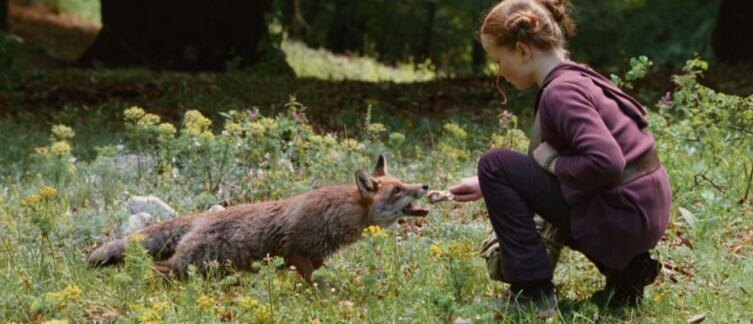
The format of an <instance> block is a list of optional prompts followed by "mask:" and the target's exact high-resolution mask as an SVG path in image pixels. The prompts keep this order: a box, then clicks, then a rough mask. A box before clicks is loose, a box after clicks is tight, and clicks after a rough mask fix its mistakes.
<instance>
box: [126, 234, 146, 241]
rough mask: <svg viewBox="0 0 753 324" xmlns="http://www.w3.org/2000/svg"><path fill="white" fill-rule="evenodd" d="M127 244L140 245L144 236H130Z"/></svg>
mask: <svg viewBox="0 0 753 324" xmlns="http://www.w3.org/2000/svg"><path fill="white" fill-rule="evenodd" d="M128 242H129V243H141V242H144V235H142V234H134V235H131V236H130V237H129V238H128Z"/></svg>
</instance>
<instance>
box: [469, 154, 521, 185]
mask: <svg viewBox="0 0 753 324" xmlns="http://www.w3.org/2000/svg"><path fill="white" fill-rule="evenodd" d="M521 156H524V155H523V154H521V153H519V152H516V151H513V150H508V149H499V148H496V149H491V150H488V151H486V153H484V155H482V156H481V159H479V161H478V176H479V180H480V179H481V177H482V176H486V175H489V174H492V173H495V172H496V171H498V170H500V169H501V168H502V167H503V166H504V165H505V164H507V163H510V162H511V161H513V160H515V159H519V158H520V157H521Z"/></svg>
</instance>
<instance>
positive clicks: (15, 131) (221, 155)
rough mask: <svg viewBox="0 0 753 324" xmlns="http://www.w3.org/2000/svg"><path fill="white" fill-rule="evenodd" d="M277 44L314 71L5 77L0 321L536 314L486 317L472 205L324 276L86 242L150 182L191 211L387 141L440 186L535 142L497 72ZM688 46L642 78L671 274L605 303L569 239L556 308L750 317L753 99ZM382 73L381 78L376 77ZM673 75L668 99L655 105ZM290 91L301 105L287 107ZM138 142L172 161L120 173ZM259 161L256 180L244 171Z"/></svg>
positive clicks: (405, 163) (333, 164) (652, 318)
mask: <svg viewBox="0 0 753 324" xmlns="http://www.w3.org/2000/svg"><path fill="white" fill-rule="evenodd" d="M283 48H284V50H285V51H286V52H287V53H288V59H289V60H290V62H291V65H292V66H293V68H294V69H295V70H296V72H297V73H298V74H299V75H302V76H306V78H300V79H288V78H261V77H257V76H252V75H247V74H245V73H244V72H243V71H234V72H230V73H224V74H211V73H205V74H182V73H170V72H160V73H156V72H150V71H145V70H106V69H95V70H80V69H55V70H46V71H39V70H33V69H30V70H23V71H19V72H18V73H15V74H13V75H10V76H6V77H5V79H3V81H7V82H5V83H4V84H2V85H3V86H4V87H3V88H2V90H0V116H2V118H0V266H2V271H0V319H1V320H2V321H3V322H44V321H48V320H54V319H65V320H68V321H69V322H83V321H106V322H116V321H127V322H137V321H138V322H150V321H165V322H219V321H228V320H229V321H238V322H309V323H317V322H320V323H323V322H363V321H370V322H420V323H423V322H442V321H444V322H449V321H453V320H455V319H456V318H458V317H461V318H466V319H470V320H473V321H474V322H493V321H494V320H495V316H501V318H499V319H501V321H502V322H508V323H517V322H529V321H533V314H532V313H530V312H522V313H504V314H494V313H492V312H490V311H489V310H488V309H487V307H486V305H487V304H489V303H490V302H491V301H492V300H493V299H494V298H495V297H496V296H499V295H501V294H502V293H503V292H504V291H505V289H506V286H505V285H503V284H501V283H497V282H493V281H491V280H489V279H488V278H487V275H486V272H485V271H486V270H485V268H484V264H483V261H482V259H481V258H479V257H478V256H477V255H476V253H477V252H476V251H477V249H478V248H479V244H480V242H481V241H482V240H483V238H484V237H485V236H486V234H487V233H488V231H489V229H490V226H489V223H488V220H487V219H486V215H485V211H484V208H483V205H482V204H481V203H472V204H467V205H458V204H445V205H437V206H434V208H433V211H432V213H431V214H430V216H429V217H428V218H426V219H425V220H421V221H409V222H405V223H403V224H402V225H401V226H399V227H398V228H395V229H388V230H385V231H375V232H373V233H371V234H368V235H365V237H364V238H362V239H361V240H360V241H359V242H358V243H356V244H354V245H352V246H350V247H348V248H345V249H343V250H342V251H340V253H338V254H336V255H335V256H333V257H332V258H331V259H330V260H328V261H327V264H328V267H327V268H326V269H322V270H320V271H318V272H317V273H315V278H317V281H318V285H317V286H316V287H312V286H308V285H306V284H304V283H303V282H301V281H300V279H297V278H296V277H295V274H294V273H293V272H291V271H277V270H274V264H272V265H260V268H259V271H258V272H257V273H234V274H231V275H230V276H229V277H225V278H215V277H209V278H202V277H200V276H194V277H191V278H190V279H189V280H186V281H182V282H173V283H165V282H163V281H161V280H159V279H157V278H155V277H154V275H153V274H152V272H151V270H150V267H151V263H150V260H149V259H148V258H145V257H144V256H143V252H142V251H140V250H138V249H133V250H132V251H130V262H128V263H126V265H125V266H124V267H120V268H109V269H104V270H91V269H88V268H87V267H86V264H85V257H86V254H87V253H88V252H89V251H90V250H91V249H92V247H93V246H94V245H95V244H97V243H100V242H102V241H105V240H108V239H111V238H113V237H115V236H117V234H116V229H117V228H118V227H119V226H120V224H121V223H122V222H124V221H125V220H126V219H127V217H128V215H127V212H126V211H125V202H126V201H127V199H128V198H129V197H131V196H133V195H144V194H154V195H157V196H159V197H161V198H162V199H164V200H165V201H166V202H168V203H169V204H170V205H171V206H172V207H174V208H175V209H176V210H177V211H178V212H179V213H181V214H188V213H193V212H197V211H202V210H205V209H207V208H208V207H209V206H211V205H213V204H215V203H218V202H221V201H225V200H227V201H230V202H231V204H238V203H243V202H251V201H259V200H265V199H274V198H279V197H284V196H288V195H292V194H296V193H299V192H302V191H304V190H307V189H310V188H312V187H316V186H319V185H322V184H326V183H332V182H347V181H351V178H352V174H353V171H354V169H356V168H367V167H369V166H370V165H371V164H372V163H373V159H374V157H375V156H376V155H377V154H378V153H386V154H387V155H388V157H389V158H390V159H391V163H392V167H391V170H392V172H393V173H395V174H396V175H397V176H399V177H402V178H405V179H408V180H415V181H427V182H428V183H429V184H430V185H431V187H432V188H445V187H447V186H448V185H450V184H451V183H453V182H454V181H455V180H457V179H459V178H460V177H464V176H468V175H471V174H473V172H474V169H475V161H477V159H478V158H479V157H480V155H481V154H482V153H483V152H484V151H485V150H487V149H488V148H489V147H492V146H499V145H503V144H508V143H509V140H510V139H515V140H516V143H515V145H514V147H515V148H517V149H518V150H520V149H521V148H523V147H525V141H526V139H525V135H524V134H523V133H522V132H520V131H519V130H510V129H500V128H499V120H498V118H497V114H498V112H499V111H500V110H501V109H502V106H501V105H500V103H499V101H498V100H499V96H498V94H496V92H495V90H494V88H493V86H492V84H491V81H492V80H491V79H490V78H487V77H479V78H465V79H452V80H445V79H434V80H431V81H425V82H407V83H397V82H399V81H420V80H427V79H430V78H431V72H430V71H428V70H425V69H418V70H416V69H406V68H404V67H403V68H394V67H385V66H380V65H378V64H376V63H375V62H374V61H373V60H370V59H360V58H343V57H334V56H331V55H329V54H327V53H326V52H323V51H321V50H312V49H308V48H305V46H302V45H300V44H298V43H294V42H288V43H285V44H283ZM691 63H692V64H690V65H689V66H690V68H688V69H687V70H686V71H685V72H684V73H683V74H684V76H681V77H680V78H677V79H676V84H675V85H673V84H672V83H671V82H670V78H669V76H668V75H665V76H663V78H662V79H659V78H655V77H653V78H649V79H651V80H649V82H652V83H653V84H656V83H660V85H659V86H656V85H654V91H652V92H650V93H649V94H646V92H644V91H643V90H642V88H640V87H636V90H635V91H636V92H638V93H641V94H642V95H641V96H640V98H641V100H642V101H643V102H644V103H647V106H649V107H651V108H652V109H651V121H652V130H653V132H654V134H655V137H656V138H657V145H658V147H659V149H660V152H661V156H662V159H663V162H664V164H665V166H666V167H667V169H668V170H669V173H670V177H671V181H672V184H673V194H674V206H673V212H672V222H671V224H670V228H669V229H668V231H667V234H666V236H665V238H664V240H662V242H661V243H660V244H659V245H658V246H657V248H656V250H655V252H656V254H658V255H659V257H660V258H661V260H662V261H663V262H664V264H665V266H666V267H667V269H668V271H666V272H665V273H664V274H663V275H662V276H661V277H660V278H659V280H658V281H657V283H655V284H654V285H653V286H651V287H650V288H648V290H647V293H646V301H645V303H644V304H643V305H642V306H641V307H640V308H638V309H623V310H606V309H603V308H600V307H599V306H598V305H595V304H593V303H591V302H590V301H588V299H587V298H588V296H589V295H590V294H591V293H592V292H593V291H595V290H597V289H599V288H600V287H601V285H602V278H601V277H600V275H599V274H598V272H597V271H596V269H595V268H594V267H593V266H592V265H591V264H590V263H589V262H588V261H587V260H586V259H585V258H583V257H582V256H581V255H579V254H578V253H576V252H572V251H568V252H566V253H565V254H564V256H563V258H562V262H561V264H560V265H559V266H558V268H557V271H556V274H555V283H556V285H557V287H558V292H559V297H560V299H561V303H560V316H559V317H558V318H557V319H555V320H554V321H553V322H566V323H570V322H578V323H586V322H587V323H591V322H607V323H611V322H636V323H638V322H640V323H643V322H662V323H663V322H686V321H687V319H688V318H690V317H692V316H696V315H699V314H703V315H705V317H706V318H707V319H708V320H709V321H710V322H748V321H750V320H751V315H750V311H749V310H750V309H753V298H752V297H751V294H752V293H753V284H752V283H751V281H750V278H751V277H753V262H752V261H751V258H752V257H753V249H751V243H753V207H752V204H753V199H751V198H752V197H753V195H752V194H750V193H749V189H748V183H747V181H746V179H748V175H750V174H751V173H753V171H751V167H753V160H752V159H751V156H750V152H751V151H753V147H752V145H751V139H750V136H749V134H747V133H745V130H746V129H750V127H751V126H750V125H753V114H750V113H746V111H753V106H752V105H751V99H750V98H748V99H747V100H746V99H743V98H741V97H737V96H732V95H724V94H722V93H719V92H716V91H712V90H711V89H709V88H706V87H703V86H701V85H700V84H698V83H697V79H699V78H700V75H699V74H696V72H698V69H699V68H698V67H697V66H700V65H702V64H700V63H699V62H694V63H693V62H691ZM694 66H695V67H694ZM308 77H311V78H308ZM314 77H320V78H321V77H323V78H329V79H333V80H320V79H314ZM335 80H350V81H335ZM359 80H360V81H359ZM377 80H379V81H387V82H378V83H374V82H366V81H377ZM725 81H728V80H725ZM672 88H674V90H673V91H674V94H673V95H672V96H671V97H670V98H668V99H665V100H663V101H662V103H661V104H654V102H656V101H657V99H658V98H659V96H660V95H662V94H663V93H664V91H665V90H667V89H672ZM735 88H737V86H735ZM657 93H658V94H657ZM291 96H292V97H294V98H295V100H291ZM532 99H533V98H532V93H526V94H521V95H513V96H512V98H511V102H510V103H509V106H507V108H509V109H510V110H511V111H512V112H513V113H515V114H516V115H517V117H518V118H519V122H518V125H520V127H521V128H527V125H529V124H530V123H529V120H530V109H529V108H528V107H530V105H531V104H532ZM300 104H303V105H305V106H306V108H305V109H303V108H302V107H301V105H300ZM131 106H141V107H143V108H144V109H145V110H146V111H147V112H151V113H156V114H157V115H159V116H160V117H161V122H169V123H172V124H173V125H175V127H176V128H177V129H178V130H181V129H184V128H186V126H185V125H184V124H183V121H184V115H185V113H186V111H189V110H193V109H196V110H198V111H201V112H202V113H203V114H204V115H206V116H208V117H209V118H210V119H211V120H212V121H213V124H212V137H211V138H205V139H196V138H191V137H187V135H185V133H182V132H178V134H175V135H174V136H168V137H163V138H161V137H159V136H165V134H161V133H159V131H158V128H157V125H156V124H155V125H150V126H149V127H145V128H144V127H141V128H140V127H135V126H134V125H133V123H130V124H129V122H127V121H125V120H124V119H123V111H124V110H126V109H127V108H129V107H131ZM291 107H295V109H298V111H303V112H304V113H305V115H306V117H307V120H306V121H303V120H300V119H296V118H294V115H293V114H291ZM257 108H258V110H259V112H260V114H262V115H263V116H267V117H271V118H273V119H266V121H265V122H264V124H263V125H262V126H264V129H265V131H264V132H262V133H255V134H256V135H254V136H239V135H237V134H236V135H233V134H229V133H225V132H229V130H231V129H233V128H232V127H228V125H229V124H232V123H236V124H239V125H241V126H242V127H243V129H249V130H250V129H252V128H253V129H258V127H259V126H260V125H261V124H254V125H253V126H252V124H253V123H255V122H256V123H261V122H260V121H258V120H252V119H244V118H245V117H243V116H244V115H245V114H246V113H245V112H247V111H250V112H252V113H253V112H254V111H255V109H257ZM228 111H236V112H240V113H239V114H234V115H228V114H226V112H228ZM272 121H273V122H272ZM58 124H64V125H68V126H71V128H72V130H73V131H75V136H74V137H72V138H71V137H67V135H61V134H62V133H60V132H58V134H51V129H52V128H53V126H54V125H58ZM370 125H372V126H373V127H369V126H370ZM377 125H381V126H377ZM152 126H154V127H152ZM150 127H152V128H150ZM160 134H161V135H160ZM228 134H229V135H228ZM291 134H292V135H291ZM328 134H329V135H328ZM160 138H161V139H160ZM61 142H65V143H67V144H68V145H70V146H71V147H72V151H70V152H67V151H66V150H65V145H64V144H61ZM195 143H201V144H202V145H201V146H198V147H197V146H196V145H194V144H195ZM38 148H42V149H39V150H38ZM303 148H305V149H303ZM44 151H46V153H45V152H44ZM39 152H43V153H44V154H42V153H39ZM52 152H57V154H56V153H52ZM130 153H134V154H148V155H152V156H155V157H156V159H157V160H158V161H160V162H161V164H159V168H148V169H146V170H142V171H141V172H128V171H124V170H123V169H122V166H121V165H118V164H116V163H115V162H113V161H114V160H113V157H116V156H120V155H123V154H130ZM270 161H274V162H275V163H270ZM173 170H175V172H173ZM259 170H262V171H263V174H265V176H264V177H252V178H251V179H249V178H247V175H248V174H249V171H253V173H251V174H255V175H258V174H262V173H260V172H259ZM210 175H211V177H210ZM218 175H221V176H222V178H221V179H222V180H217V176H218ZM741 175H743V176H741ZM209 178H211V179H209ZM45 187H49V188H47V189H45ZM217 187H219V188H222V189H223V190H221V191H218V190H214V188H217ZM50 188H52V189H54V194H51V193H52V191H51V190H50ZM33 197H37V198H33ZM273 263H274V261H273Z"/></svg>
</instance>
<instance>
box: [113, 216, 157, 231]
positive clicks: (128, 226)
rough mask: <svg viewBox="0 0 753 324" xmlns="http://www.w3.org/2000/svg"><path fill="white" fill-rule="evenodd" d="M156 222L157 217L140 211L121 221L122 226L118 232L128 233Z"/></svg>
mask: <svg viewBox="0 0 753 324" xmlns="http://www.w3.org/2000/svg"><path fill="white" fill-rule="evenodd" d="M156 222H157V219H156V218H154V216H152V215H151V214H149V213H143V212H142V213H138V214H133V215H131V216H130V217H128V221H127V222H125V223H123V226H121V227H120V232H121V234H123V235H128V234H131V233H133V232H136V231H138V230H140V229H142V228H144V227H147V226H149V225H152V224H154V223H156Z"/></svg>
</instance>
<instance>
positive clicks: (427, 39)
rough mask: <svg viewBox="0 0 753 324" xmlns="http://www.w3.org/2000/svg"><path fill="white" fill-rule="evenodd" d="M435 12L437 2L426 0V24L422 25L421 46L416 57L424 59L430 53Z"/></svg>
mask: <svg viewBox="0 0 753 324" xmlns="http://www.w3.org/2000/svg"><path fill="white" fill-rule="evenodd" d="M436 13H437V2H436V1H434V0H428V1H427V2H426V25H424V34H423V37H422V38H421V47H420V48H419V50H418V57H419V59H421V60H426V59H427V58H429V55H431V43H432V38H433V35H434V18H435V16H436Z"/></svg>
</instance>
